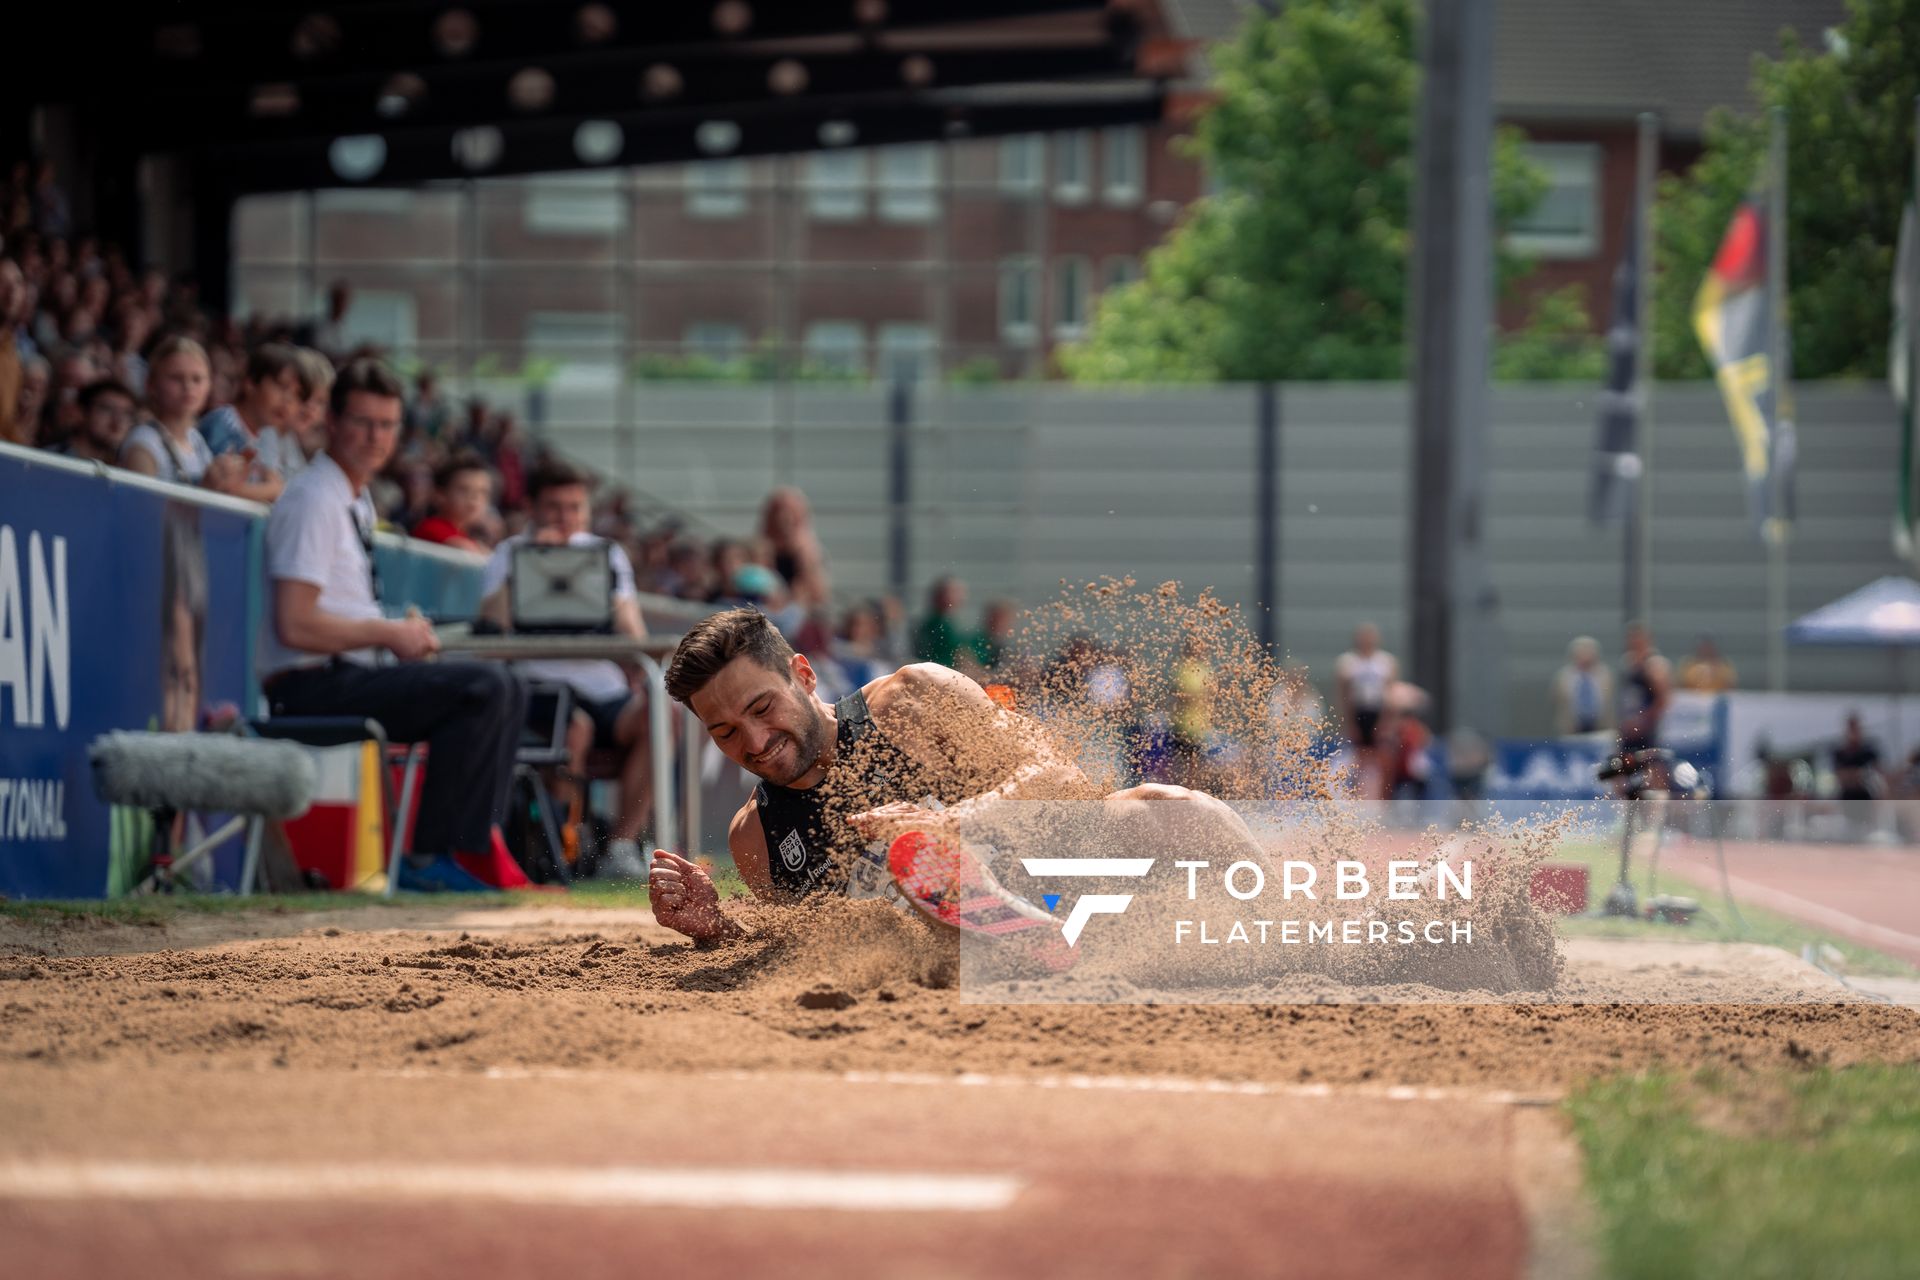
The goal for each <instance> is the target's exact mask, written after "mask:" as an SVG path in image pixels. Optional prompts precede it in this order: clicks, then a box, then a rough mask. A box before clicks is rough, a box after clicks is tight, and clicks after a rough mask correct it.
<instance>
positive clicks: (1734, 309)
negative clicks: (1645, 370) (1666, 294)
mask: <svg viewBox="0 0 1920 1280" xmlns="http://www.w3.org/2000/svg"><path fill="white" fill-rule="evenodd" d="M1767 223H1768V218H1767V201H1766V196H1765V194H1764V192H1760V193H1755V194H1753V195H1749V196H1748V197H1747V199H1746V200H1745V201H1744V202H1743V203H1742V204H1741V205H1740V207H1739V208H1738V209H1736V210H1735V211H1734V215H1733V221H1732V222H1731V223H1729V224H1728V225H1727V233H1726V235H1725V237H1723V238H1722V239H1721V241H1720V251H1719V253H1717V254H1715V255H1714V259H1713V267H1712V269H1711V270H1710V271H1708V272H1707V278H1706V279H1705V280H1704V281H1702V282H1701V284H1700V291H1699V292H1698V293H1696V294H1695V295H1694V298H1693V329H1694V332H1695V333H1697V334H1698V335H1699V336H1700V345H1701V346H1702V347H1704V348H1705V349H1706V353H1707V359H1708V360H1710V361H1711V362H1712V363H1713V372H1714V377H1715V379H1717V380H1718V382H1719V383H1720V394H1721V396H1722V397H1723V398H1724V399H1725V400H1726V402H1727V416H1728V417H1729V418H1731V419H1732V420H1733V434H1734V438H1735V439H1736V440H1737V441H1738V443H1739V447H1740V463H1741V468H1742V470H1744V471H1745V472H1746V480H1747V505H1748V509H1749V510H1750V511H1751V512H1752V513H1753V520H1754V525H1755V528H1756V529H1757V530H1759V532H1760V534H1761V536H1762V537H1767V536H1769V535H1770V534H1772V535H1780V536H1783V535H1784V533H1785V526H1786V524H1787V523H1788V522H1790V521H1791V520H1792V519H1793V494H1792V483H1793V460H1794V438H1793V402H1792V396H1791V394H1790V393H1789V392H1787V391H1786V389H1785V387H1784V385H1783V384H1784V382H1785V379H1782V380H1781V382H1780V383H1776V380H1775V378H1774V370H1773V367H1772V364H1773V357H1772V355H1771V352H1772V349H1773V325H1774V323H1775V317H1776V316H1781V317H1784V316H1785V313H1786V308H1785V306H1784V305H1783V304H1781V305H1776V299H1775V296H1774V295H1775V291H1774V288H1773V287H1772V282H1771V281H1769V280H1768V279H1767V237H1768V235H1769V234H1771V228H1770V227H1769V226H1768V225H1767ZM1789 376H1791V375H1790V374H1789ZM1776 468H1778V470H1779V479H1780V484H1779V492H1780V495H1781V503H1780V509H1779V510H1778V511H1776V510H1774V489H1775V486H1774V483H1773V481H1774V471H1775V469H1776Z"/></svg>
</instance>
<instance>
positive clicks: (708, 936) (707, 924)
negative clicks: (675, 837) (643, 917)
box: [647, 849, 734, 942]
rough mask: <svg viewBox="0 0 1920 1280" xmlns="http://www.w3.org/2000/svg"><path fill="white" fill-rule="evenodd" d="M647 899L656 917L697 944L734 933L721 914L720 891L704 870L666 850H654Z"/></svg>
mask: <svg viewBox="0 0 1920 1280" xmlns="http://www.w3.org/2000/svg"><path fill="white" fill-rule="evenodd" d="M647 896H648V897H649V898H650V899H651V900H652V902H653V918H654V919H655V920H656V921H658V922H659V923H661V924H663V925H665V926H666V927H667V928H669V929H672V930H674V931H675V932H677V933H684V934H686V935H687V936H688V937H689V938H692V939H693V940H694V941H695V942H706V941H710V940H712V939H715V938H722V937H725V936H727V935H728V934H729V933H732V932H733V931H734V929H733V925H732V923H731V922H730V921H729V920H728V919H727V918H726V917H725V916H723V915H721V914H720V891H719V890H718V889H716V888H714V887H713V877H712V876H710V875H708V874H707V872H706V869H705V868H704V867H701V866H699V865H698V864H696V863H692V862H689V861H687V860H686V859H685V858H683V857H681V856H680V855H679V854H677V853H669V852H667V851H666V850H665V849H655V850H654V851H653V869H652V870H651V871H649V872H648V873H647Z"/></svg>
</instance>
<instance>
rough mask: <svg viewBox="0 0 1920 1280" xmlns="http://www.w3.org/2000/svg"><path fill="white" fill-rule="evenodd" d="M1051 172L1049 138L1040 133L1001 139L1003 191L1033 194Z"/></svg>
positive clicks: (1019, 134) (1001, 179)
mask: <svg viewBox="0 0 1920 1280" xmlns="http://www.w3.org/2000/svg"><path fill="white" fill-rule="evenodd" d="M1046 170H1047V139H1046V137H1045V135H1043V134H1038V133H1017V134H1011V135H1009V136H1007V137H1004V138H1002V139H1000V189H1001V190H1002V191H1012V192H1018V193H1020V194H1022V195H1031V194H1032V193H1033V192H1035V191H1038V190H1039V189H1040V184H1041V183H1042V182H1043V181H1045V176H1044V175H1045V174H1046Z"/></svg>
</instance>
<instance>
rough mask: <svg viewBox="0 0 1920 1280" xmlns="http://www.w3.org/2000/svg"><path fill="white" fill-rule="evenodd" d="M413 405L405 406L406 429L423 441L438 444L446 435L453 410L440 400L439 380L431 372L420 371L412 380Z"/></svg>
mask: <svg viewBox="0 0 1920 1280" xmlns="http://www.w3.org/2000/svg"><path fill="white" fill-rule="evenodd" d="M413 387H414V391H413V403H412V404H409V405H408V406H407V429H408V430H409V431H415V432H418V433H419V434H420V435H421V436H422V437H423V438H424V439H427V440H431V441H435V442H438V441H439V440H440V438H441V437H442V436H444V435H446V434H447V427H448V426H449V425H450V424H451V422H452V420H453V410H452V408H451V407H450V406H449V405H448V404H447V402H446V401H445V400H444V399H442V398H441V396H440V392H439V379H438V378H437V377H436V376H435V374H434V372H433V370H431V369H422V370H420V372H419V373H418V374H417V375H415V377H414V380H413Z"/></svg>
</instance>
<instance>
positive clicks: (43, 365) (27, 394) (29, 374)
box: [13, 355, 53, 444]
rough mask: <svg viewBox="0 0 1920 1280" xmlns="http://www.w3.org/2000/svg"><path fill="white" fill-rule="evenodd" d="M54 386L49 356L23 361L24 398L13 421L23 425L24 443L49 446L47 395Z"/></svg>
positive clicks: (31, 357) (20, 430)
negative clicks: (45, 433)
mask: <svg viewBox="0 0 1920 1280" xmlns="http://www.w3.org/2000/svg"><path fill="white" fill-rule="evenodd" d="M52 385H53V366H52V365H50V364H48V363H47V358H46V357H45V356H37V355H36V356H28V357H27V358H26V359H25V360H23V361H21V364H20V398H19V400H18V401H17V402H16V404H15V408H14V419H13V420H14V421H15V422H16V423H18V424H19V428H18V429H19V432H20V443H21V444H45V443H48V441H47V439H46V436H45V435H44V434H43V428H42V425H41V424H42V423H43V422H45V421H46V410H47V392H48V390H49V389H50V388H51V387H52Z"/></svg>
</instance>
